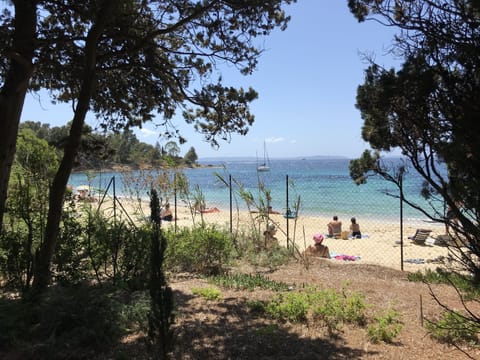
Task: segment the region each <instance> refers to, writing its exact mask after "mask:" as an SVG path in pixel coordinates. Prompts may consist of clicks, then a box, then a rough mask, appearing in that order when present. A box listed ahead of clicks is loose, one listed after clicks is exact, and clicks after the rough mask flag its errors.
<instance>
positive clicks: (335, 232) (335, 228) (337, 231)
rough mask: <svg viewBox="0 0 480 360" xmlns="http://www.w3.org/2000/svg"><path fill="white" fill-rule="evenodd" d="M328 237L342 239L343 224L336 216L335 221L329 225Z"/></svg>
mask: <svg viewBox="0 0 480 360" xmlns="http://www.w3.org/2000/svg"><path fill="white" fill-rule="evenodd" d="M327 227H328V237H337V236H338V237H340V235H341V234H342V222H341V221H339V220H338V216H337V215H335V216H334V217H333V220H332V221H330V222H329V223H328V224H327Z"/></svg>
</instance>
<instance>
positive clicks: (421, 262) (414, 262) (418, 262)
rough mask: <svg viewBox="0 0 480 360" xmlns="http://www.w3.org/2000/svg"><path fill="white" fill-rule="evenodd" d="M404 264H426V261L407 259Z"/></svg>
mask: <svg viewBox="0 0 480 360" xmlns="http://www.w3.org/2000/svg"><path fill="white" fill-rule="evenodd" d="M403 262H406V263H410V264H425V259H420V258H418V259H405V260H403Z"/></svg>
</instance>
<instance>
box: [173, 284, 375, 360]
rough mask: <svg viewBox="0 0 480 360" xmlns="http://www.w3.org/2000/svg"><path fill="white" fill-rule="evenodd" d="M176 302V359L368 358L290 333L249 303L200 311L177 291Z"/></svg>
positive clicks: (228, 301) (226, 302) (335, 342)
mask: <svg viewBox="0 0 480 360" xmlns="http://www.w3.org/2000/svg"><path fill="white" fill-rule="evenodd" d="M175 299H176V301H177V305H178V308H179V312H180V314H181V318H180V317H179V319H178V321H177V326H179V328H177V342H176V346H175V352H174V354H173V357H174V358H175V359H184V358H188V359H219V360H222V359H305V360H306V359H332V360H335V359H359V358H362V357H364V356H365V355H366V353H365V351H364V350H363V349H355V348H351V347H348V346H344V345H343V344H341V343H342V341H341V338H333V337H332V338H306V337H300V336H299V335H298V334H295V333H293V332H292V331H290V326H289V325H287V324H282V323H279V322H277V321H273V320H270V319H267V318H265V317H264V316H261V314H258V313H256V312H255V311H252V310H251V308H250V307H249V305H248V303H247V300H246V299H241V298H237V297H231V298H225V299H223V300H221V301H219V302H215V303H209V302H208V301H207V300H205V301H204V303H202V304H201V307H202V308H201V309H199V308H198V304H197V306H193V305H192V304H191V301H192V299H193V297H191V296H189V295H188V294H185V293H182V292H179V291H176V292H175ZM197 301H198V300H197ZM200 301H202V300H200ZM339 340H340V341H339ZM368 355H375V353H372V352H369V353H368Z"/></svg>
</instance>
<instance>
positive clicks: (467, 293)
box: [408, 268, 480, 300]
mask: <svg viewBox="0 0 480 360" xmlns="http://www.w3.org/2000/svg"><path fill="white" fill-rule="evenodd" d="M408 280H410V281H423V282H426V283H428V284H448V285H453V286H454V287H455V288H456V289H458V290H460V291H461V293H462V296H463V299H464V300H472V299H478V298H479V297H480V287H479V286H478V285H477V284H475V283H474V279H473V278H472V277H471V276H468V275H462V274H458V273H455V272H448V271H445V270H442V269H441V268H437V269H436V270H435V271H432V270H430V269H427V270H426V271H425V273H422V272H420V271H417V272H416V273H412V274H409V275H408Z"/></svg>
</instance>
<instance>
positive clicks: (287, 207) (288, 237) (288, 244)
mask: <svg viewBox="0 0 480 360" xmlns="http://www.w3.org/2000/svg"><path fill="white" fill-rule="evenodd" d="M285 189H286V204H285V209H286V210H285V214H287V216H286V219H287V249H288V248H289V247H290V236H289V233H290V229H289V217H288V214H289V211H288V210H289V209H290V206H289V204H288V174H287V175H285Z"/></svg>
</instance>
